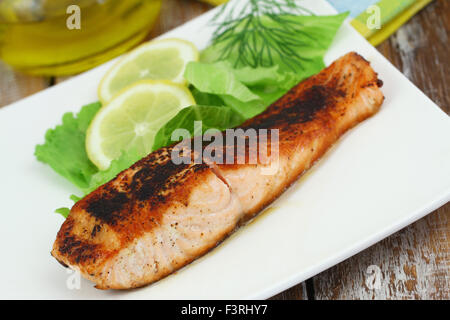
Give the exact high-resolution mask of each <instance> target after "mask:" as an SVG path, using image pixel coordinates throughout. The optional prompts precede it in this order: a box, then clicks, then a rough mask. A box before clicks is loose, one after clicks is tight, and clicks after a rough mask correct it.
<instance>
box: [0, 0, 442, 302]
mask: <svg viewBox="0 0 450 320" xmlns="http://www.w3.org/2000/svg"><path fill="white" fill-rule="evenodd" d="M211 8H212V7H211V6H209V5H207V4H203V3H200V2H197V1H194V0H165V1H164V4H163V9H162V12H161V15H160V18H159V20H158V22H157V25H156V27H155V29H154V30H153V31H152V32H151V34H150V36H149V38H152V37H154V36H157V35H158V34H161V33H164V32H166V31H168V30H171V29H173V28H174V27H176V26H178V25H180V24H183V23H184V22H186V21H188V20H190V19H192V18H194V17H195V16H197V15H200V14H202V13H204V12H206V11H208V10H210V9H211ZM449 19H450V1H448V0H435V1H433V2H432V3H431V4H429V5H428V6H427V7H426V8H425V9H424V10H422V11H421V12H420V13H419V14H417V15H416V16H415V17H413V18H412V19H411V20H410V21H409V22H408V23H407V24H405V25H404V26H403V27H402V28H400V29H399V30H398V31H397V32H396V33H395V34H394V35H393V36H391V37H390V38H389V40H387V41H385V42H384V43H382V44H381V45H379V46H378V47H377V49H378V50H379V51H380V52H381V53H382V54H383V55H385V56H386V57H387V58H388V59H389V60H390V61H391V62H392V63H393V64H394V65H395V66H396V67H397V68H398V69H400V70H401V71H402V72H403V73H404V74H405V75H406V76H407V77H408V78H409V79H410V80H411V81H412V82H413V83H414V84H416V85H417V86H418V87H419V88H420V89H421V90H422V91H423V92H425V94H426V95H427V96H428V97H430V98H431V99H432V100H433V101H434V102H435V103H437V104H438V105H439V106H440V107H441V108H442V109H443V110H444V111H445V112H447V113H448V114H449V113H450V92H449V86H448V83H450V70H449V67H448V66H449V65H450V55H449V53H448V50H449V45H448V44H449V43H450V40H449V35H450V33H449V28H450V21H449ZM64 80H65V78H44V77H31V76H27V75H22V74H19V73H16V72H14V71H12V70H11V69H10V68H8V67H6V66H5V65H3V64H1V63H0V107H1V106H4V105H7V104H9V103H11V102H14V101H16V100H19V99H21V98H24V97H26V96H28V95H30V94H33V93H35V92H38V91H40V90H42V89H45V88H47V87H49V86H51V85H54V84H55V83H58V82H61V81H64ZM449 143H450V141H449ZM423 169H424V170H426V168H423ZM449 220H450V203H447V204H446V205H445V206H443V207H441V208H440V209H438V210H436V211H434V212H433V213H431V214H430V215H428V216H427V217H425V218H423V219H421V220H419V221H417V222H416V223H414V224H412V225H410V226H408V227H406V228H405V229H403V230H401V231H399V232H397V233H395V234H394V235H392V236H390V237H388V238H386V239H384V240H383V241H381V242H379V243H378V244H376V245H374V246H372V247H370V248H368V249H367V250H365V251H363V252H361V253H359V254H357V255H355V256H353V257H352V258H350V259H348V260H346V261H344V262H342V263H340V264H338V265H336V266H334V267H332V268H330V269H328V270H326V271H324V272H322V273H320V274H318V275H316V276H315V277H313V278H312V279H309V280H307V281H306V282H304V283H301V284H299V285H297V286H295V287H293V288H291V289H289V290H286V291H284V292H282V293H280V294H279V295H277V296H275V297H273V299H450V224H449V223H450V221H449Z"/></svg>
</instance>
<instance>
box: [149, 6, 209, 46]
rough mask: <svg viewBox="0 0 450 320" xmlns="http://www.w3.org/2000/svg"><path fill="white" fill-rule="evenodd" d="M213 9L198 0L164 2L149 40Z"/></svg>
mask: <svg viewBox="0 0 450 320" xmlns="http://www.w3.org/2000/svg"><path fill="white" fill-rule="evenodd" d="M212 8H213V7H212V6H211V5H209V4H206V3H202V2H199V1H196V0H164V1H163V4H162V7H161V14H160V15H159V18H158V20H157V21H156V24H155V27H154V29H153V30H152V32H151V33H150V35H149V37H148V39H152V38H154V37H157V36H159V35H160V34H163V33H165V32H167V31H169V30H172V29H174V28H176V27H178V26H180V25H182V24H184V23H186V22H187V21H189V20H191V19H193V18H195V17H197V16H199V15H201V14H203V13H205V12H206V11H208V10H210V9H212Z"/></svg>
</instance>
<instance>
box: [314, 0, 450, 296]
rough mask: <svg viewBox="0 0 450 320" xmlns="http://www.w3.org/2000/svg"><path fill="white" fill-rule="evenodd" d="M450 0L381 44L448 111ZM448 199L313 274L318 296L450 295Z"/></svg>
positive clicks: (443, 0) (429, 9)
mask: <svg viewBox="0 0 450 320" xmlns="http://www.w3.org/2000/svg"><path fill="white" fill-rule="evenodd" d="M449 18H450V8H449V1H447V0H438V1H435V2H433V3H432V4H430V5H429V6H428V7H427V8H425V9H424V10H423V11H421V12H420V13H419V14H418V15H417V16H415V17H414V18H413V19H411V20H410V21H409V22H408V23H407V24H406V25H404V26H403V27H402V28H400V29H399V30H398V31H397V32H396V33H395V34H394V35H393V36H392V37H391V38H390V39H389V40H388V41H386V42H385V43H383V44H381V45H380V46H379V47H378V50H380V51H381V53H383V55H385V56H386V57H387V58H388V59H389V60H390V61H391V62H392V63H393V64H394V65H395V66H396V67H397V68H399V69H400V70H401V71H402V72H403V73H404V74H405V75H406V76H407V77H408V78H409V79H410V80H411V81H412V82H413V83H414V84H416V85H417V86H418V87H419V88H420V89H421V90H422V91H424V92H425V94H426V95H427V96H429V97H430V98H431V99H432V100H433V101H434V102H436V103H437V104H438V105H439V106H440V107H441V108H442V109H443V110H444V111H446V112H447V113H450V94H449V91H448V90H449V89H448V83H449V82H450V74H449V70H448V65H449V63H450V58H449V55H448V37H449ZM449 221H450V204H449V203H447V205H445V206H443V207H441V208H440V209H439V210H436V211H435V212H433V213H432V214H430V215H428V216H427V217H425V218H423V219H421V220H419V221H418V222H416V223H414V224H412V225H410V226H408V227H407V228H405V229H403V230H402V231H400V232H398V233H396V234H394V235H392V236H391V237H389V238H387V239H385V240H383V241H381V242H379V243H378V244H376V245H374V246H372V247H371V248H369V249H367V250H365V251H363V252H361V253H359V254H357V255H355V256H354V257H352V258H350V259H348V260H346V261H344V262H343V263H341V264H339V265H337V266H335V267H333V268H330V269H329V270H327V271H325V272H323V273H321V274H319V275H317V276H316V277H314V288H315V298H316V299H450V224H449Z"/></svg>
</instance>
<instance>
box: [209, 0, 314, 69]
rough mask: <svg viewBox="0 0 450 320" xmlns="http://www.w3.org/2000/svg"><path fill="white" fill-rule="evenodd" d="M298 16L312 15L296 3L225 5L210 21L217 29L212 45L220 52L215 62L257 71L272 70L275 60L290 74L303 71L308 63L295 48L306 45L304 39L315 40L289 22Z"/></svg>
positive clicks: (257, 0)
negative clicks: (282, 64)
mask: <svg viewBox="0 0 450 320" xmlns="http://www.w3.org/2000/svg"><path fill="white" fill-rule="evenodd" d="M297 15H313V13H312V12H311V11H310V10H308V9H307V8H305V7H303V6H300V5H299V4H298V3H296V1H295V0H248V1H246V2H245V3H244V4H243V5H242V2H240V1H230V2H228V3H227V4H225V5H223V6H222V7H221V8H220V9H219V11H218V13H217V14H216V15H215V16H214V17H213V20H212V24H213V25H215V26H216V29H215V31H214V33H213V37H212V39H213V42H212V43H213V45H218V46H221V48H222V51H221V54H220V56H219V58H218V60H234V61H231V62H232V63H233V64H234V67H239V66H251V67H253V68H256V67H259V66H263V67H270V66H273V65H274V59H275V58H277V60H278V61H280V60H281V61H282V62H283V63H284V64H285V65H286V66H287V67H288V68H289V69H291V70H292V71H298V70H304V67H303V63H304V62H305V61H307V60H309V59H308V58H306V57H304V56H302V55H301V54H299V52H298V51H299V50H298V47H299V46H302V45H306V42H305V39H306V40H307V41H311V40H314V39H311V37H310V36H309V35H308V34H306V33H304V32H302V31H301V28H299V27H301V26H299V25H298V23H297V22H294V21H292V19H290V17H292V16H297ZM302 36H303V37H302ZM236 52H237V53H238V54H237V55H236V54H235V53H236ZM231 57H232V59H230V58H231Z"/></svg>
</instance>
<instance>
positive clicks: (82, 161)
mask: <svg viewBox="0 0 450 320" xmlns="http://www.w3.org/2000/svg"><path fill="white" fill-rule="evenodd" d="M100 107H101V104H100V103H99V102H95V103H92V104H89V105H86V106H84V107H83V108H82V109H81V111H80V112H79V113H78V114H77V115H76V116H74V114H73V113H71V112H70V113H66V114H64V116H63V118H62V124H61V125H58V126H56V128H54V129H49V130H47V133H46V134H45V143H44V144H43V145H38V146H36V149H35V156H36V158H37V159H38V160H39V161H41V162H44V163H46V164H48V165H49V166H50V167H52V169H53V170H55V171H56V172H57V173H59V174H60V175H61V176H63V177H64V178H66V179H67V180H69V181H70V182H72V183H73V184H74V185H76V186H77V187H78V188H80V189H82V190H83V189H85V188H88V187H89V184H90V180H91V177H92V175H93V174H95V173H97V171H98V169H97V167H96V166H95V165H94V164H93V163H92V162H91V161H90V160H89V158H88V156H87V153H86V149H85V139H86V130H87V128H88V126H89V123H90V122H91V120H92V119H93V117H94V115H95V114H96V113H97V111H98V110H99V109H100Z"/></svg>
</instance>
